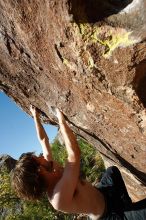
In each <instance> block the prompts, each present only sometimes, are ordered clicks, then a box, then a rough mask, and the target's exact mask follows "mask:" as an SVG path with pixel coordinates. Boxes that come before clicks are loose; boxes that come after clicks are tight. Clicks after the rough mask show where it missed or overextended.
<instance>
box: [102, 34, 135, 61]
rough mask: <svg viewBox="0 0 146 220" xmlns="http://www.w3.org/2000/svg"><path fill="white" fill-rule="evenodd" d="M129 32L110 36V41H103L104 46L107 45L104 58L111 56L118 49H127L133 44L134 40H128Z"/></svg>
mask: <svg viewBox="0 0 146 220" xmlns="http://www.w3.org/2000/svg"><path fill="white" fill-rule="evenodd" d="M130 34H131V32H126V33H123V34H120V33H119V34H118V33H117V34H115V35H112V36H111V39H107V40H105V41H104V44H106V45H107V51H106V52H105V54H104V57H105V58H107V57H109V56H110V55H111V53H112V52H113V51H114V50H115V49H116V48H118V47H120V46H123V47H127V46H130V45H132V44H133V43H134V40H131V39H130V38H129V36H130Z"/></svg>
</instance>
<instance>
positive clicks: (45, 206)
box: [0, 139, 104, 220]
mask: <svg viewBox="0 0 146 220" xmlns="http://www.w3.org/2000/svg"><path fill="white" fill-rule="evenodd" d="M78 143H79V145H80V149H81V155H82V156H81V178H85V177H86V179H87V180H89V181H91V182H94V181H95V180H96V178H99V177H100V175H101V172H103V171H104V164H103V161H102V159H101V157H100V156H99V154H98V153H97V151H96V149H95V148H93V146H91V145H90V144H88V143H87V142H86V141H84V140H83V139H79V140H78ZM52 153H53V157H54V159H55V160H57V161H58V162H60V163H61V164H62V165H63V166H64V163H65V160H66V158H67V153H66V150H65V147H64V146H62V145H61V144H60V143H59V141H58V140H57V139H55V140H54V142H53V143H52ZM0 216H1V217H0V220H48V219H49V220H57V219H58V220H73V219H76V218H75V215H68V214H64V213H61V212H57V211H56V210H54V209H53V207H52V206H51V205H50V203H49V202H48V199H47V197H44V198H42V200H41V201H37V202H32V201H31V202H30V201H23V200H20V199H19V198H18V197H17V196H16V195H15V193H14V192H13V191H12V189H11V186H10V175H9V174H8V171H7V170H1V171H0Z"/></svg>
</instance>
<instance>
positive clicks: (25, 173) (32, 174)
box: [11, 153, 52, 200]
mask: <svg viewBox="0 0 146 220" xmlns="http://www.w3.org/2000/svg"><path fill="white" fill-rule="evenodd" d="M51 169H52V161H50V162H48V161H46V160H45V159H44V158H43V157H42V156H41V157H37V156H35V155H34V154H33V153H26V154H23V155H22V156H21V157H20V158H19V160H18V162H17V164H16V167H15V168H14V170H13V171H12V175H11V183H12V187H13V188H14V190H15V191H16V193H17V194H18V196H19V197H21V198H23V199H27V200H38V199H40V198H41V197H42V195H43V194H44V193H45V192H46V190H47V185H46V181H45V178H44V177H43V173H44V172H45V170H46V171H47V172H48V171H49V170H50V171H51ZM42 171H43V172H42Z"/></svg>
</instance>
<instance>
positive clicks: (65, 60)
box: [63, 58, 69, 66]
mask: <svg viewBox="0 0 146 220" xmlns="http://www.w3.org/2000/svg"><path fill="white" fill-rule="evenodd" d="M63 64H64V65H66V66H68V65H69V61H68V60H67V59H65V58H63Z"/></svg>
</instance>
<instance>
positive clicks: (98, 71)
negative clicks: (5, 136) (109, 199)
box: [0, 0, 146, 200]
mask: <svg viewBox="0 0 146 220" xmlns="http://www.w3.org/2000/svg"><path fill="white" fill-rule="evenodd" d="M145 6H146V1H145V0H139V1H138V0H133V1H132V0H125V1H120V0H119V1H117V0H115V1H114V0H109V1H107V0H106V1H103V0H99V1H98V0H91V1H87V0H86V1H83V0H78V1H77V0H70V1H67V0H60V1H58V0H42V1H39V0H27V1H22V0H19V1H18V0H9V1H8V0H5V1H4V0H1V1H0V88H1V90H2V91H4V92H5V93H6V94H7V95H8V96H10V97H11V98H12V99H13V100H14V101H15V102H16V103H17V104H18V105H19V106H21V107H22V109H23V110H24V111H26V112H27V113H29V114H30V111H29V105H30V104H33V105H35V106H37V107H38V108H39V109H40V111H41V112H42V120H43V121H46V122H48V123H52V124H56V120H55V118H54V116H53V114H52V113H51V111H50V107H49V109H48V106H47V104H48V105H49V106H57V107H59V108H60V109H62V110H63V112H64V114H65V115H66V116H67V118H68V122H69V123H70V125H71V126H72V128H73V130H74V131H75V132H76V133H77V134H78V135H81V136H82V137H84V138H85V139H87V140H88V141H89V142H91V143H92V144H93V145H94V146H95V147H96V148H97V149H98V150H99V151H100V153H101V154H102V155H103V157H104V159H105V161H106V163H108V164H110V165H111V164H117V165H118V166H119V167H120V168H121V170H122V171H123V174H124V177H125V180H126V182H127V185H128V186H129V192H130V193H131V195H132V197H133V199H134V200H137V199H140V198H143V197H145V196H146V187H145V186H146V112H145V106H146V41H145V39H146V7H145ZM5 117H6V116H5Z"/></svg>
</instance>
